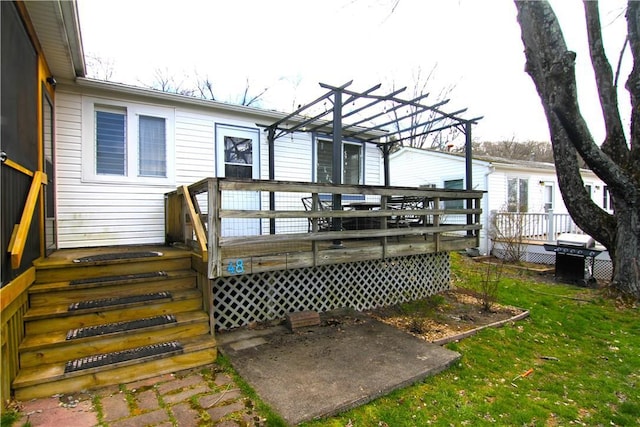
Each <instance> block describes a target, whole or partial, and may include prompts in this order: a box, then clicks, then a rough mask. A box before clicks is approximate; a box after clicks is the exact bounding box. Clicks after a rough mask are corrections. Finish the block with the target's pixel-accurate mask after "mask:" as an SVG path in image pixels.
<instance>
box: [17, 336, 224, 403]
mask: <svg viewBox="0 0 640 427" xmlns="http://www.w3.org/2000/svg"><path fill="white" fill-rule="evenodd" d="M180 344H181V345H182V353H181V354H174V355H165V356H164V357H162V356H152V357H150V358H149V359H148V360H147V359H142V360H141V359H133V360H127V361H122V362H118V363H115V364H111V365H106V366H101V367H95V368H91V369H87V370H83V371H76V372H71V373H65V372H64V369H65V363H55V364H50V365H43V366H38V367H33V368H27V369H21V370H20V372H19V374H18V376H17V377H16V379H15V381H14V383H13V387H14V389H15V397H16V399H18V400H29V399H34V398H39V397H47V396H51V395H53V394H56V393H72V392H76V391H79V390H89V389H93V388H97V387H104V386H107V385H114V384H120V383H123V382H129V381H136V380H141V379H145V378H150V377H154V376H157V375H162V374H166V373H171V372H175V371H178V370H182V369H189V368H195V367H197V366H203V365H206V364H209V363H213V362H214V361H215V359H216V356H217V351H216V342H215V339H214V338H213V337H211V336H208V335H207V336H200V337H196V338H193V339H185V340H181V341H180ZM158 357H160V358H158Z"/></svg>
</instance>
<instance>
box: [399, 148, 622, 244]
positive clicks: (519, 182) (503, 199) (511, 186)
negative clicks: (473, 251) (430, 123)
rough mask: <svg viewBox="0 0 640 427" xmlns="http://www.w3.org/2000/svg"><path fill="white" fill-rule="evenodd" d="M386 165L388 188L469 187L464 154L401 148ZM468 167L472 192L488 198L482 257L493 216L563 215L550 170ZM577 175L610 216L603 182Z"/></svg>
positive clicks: (494, 163)
mask: <svg viewBox="0 0 640 427" xmlns="http://www.w3.org/2000/svg"><path fill="white" fill-rule="evenodd" d="M389 164H390V178H391V185H398V186H415V187H419V186H422V185H435V186H436V187H445V188H446V187H447V186H450V185H452V184H454V185H459V186H460V188H466V185H467V183H466V177H465V158H464V155H462V154H457V153H446V152H441V151H433V150H421V149H416V148H410V147H404V148H402V149H400V150H398V151H397V152H395V153H393V154H391V155H390V156H389ZM472 165H473V166H472V179H473V183H472V187H473V189H474V190H483V191H486V192H487V194H486V195H485V197H484V198H483V202H482V209H483V213H482V226H483V230H482V232H481V237H480V252H481V253H488V251H489V250H490V248H491V242H490V241H489V236H488V233H487V229H488V224H489V215H490V213H491V212H492V211H497V212H500V211H520V212H529V213H543V212H547V211H548V210H549V209H552V210H553V212H554V213H558V214H566V213H567V208H566V206H565V204H564V201H563V200H562V195H561V194H560V189H559V187H558V179H557V176H556V173H555V167H554V165H553V164H551V163H541V162H531V161H520V160H509V159H503V158H495V157H492V158H489V157H483V156H479V157H477V158H474V159H473V162H472ZM581 174H582V179H583V181H584V183H585V187H587V189H588V191H590V193H591V197H592V199H593V200H594V202H595V203H596V204H598V205H599V206H600V207H603V208H605V209H607V210H610V208H611V203H610V201H609V199H608V197H609V196H608V192H607V190H606V186H605V185H604V183H603V182H602V180H600V179H599V178H598V177H597V176H596V175H595V174H594V173H593V172H592V171H590V170H586V169H583V170H581Z"/></svg>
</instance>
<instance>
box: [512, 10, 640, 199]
mask: <svg viewBox="0 0 640 427" xmlns="http://www.w3.org/2000/svg"><path fill="white" fill-rule="evenodd" d="M515 3H516V7H517V9H518V21H519V22H520V28H521V29H522V41H523V43H524V45H525V55H526V59H527V63H526V71H527V72H528V73H529V75H530V76H531V78H532V80H533V82H534V84H535V85H536V89H537V91H538V94H539V95H540V99H541V101H542V105H543V108H544V110H545V114H546V116H547V121H548V122H549V125H550V128H551V129H550V130H551V134H552V135H565V136H566V138H561V137H559V138H558V139H557V140H554V138H553V137H552V143H553V144H554V145H555V144H564V143H570V144H572V145H573V146H574V147H575V148H576V149H577V150H578V153H580V156H581V157H582V159H583V160H584V161H585V162H586V164H587V165H588V166H589V167H590V168H591V169H592V170H593V172H594V173H595V174H596V175H598V176H599V177H600V178H601V179H602V180H603V181H604V182H605V183H607V185H608V186H609V187H610V189H611V191H612V192H613V193H617V194H620V195H623V194H624V195H625V197H630V198H629V199H628V200H632V199H634V198H635V192H636V187H634V186H633V185H632V184H631V183H632V180H631V179H630V177H629V176H628V174H627V172H626V170H625V169H623V168H622V164H618V163H616V162H615V161H613V160H612V158H611V157H609V156H608V155H606V154H605V153H604V152H603V151H602V150H600V148H599V147H598V146H597V145H596V144H595V142H594V141H593V137H592V136H591V132H590V131H589V128H588V127H587V124H586V122H585V120H584V118H583V117H582V115H581V114H580V108H579V106H578V95H577V90H576V79H575V53H574V52H570V51H569V50H567V45H566V43H565V41H564V37H563V36H562V31H561V29H560V25H559V23H558V20H557V18H556V16H555V14H554V13H553V10H552V9H551V7H550V6H549V4H548V2H546V1H516V2H515ZM558 114H560V116H559V117H558V116H557V115H558ZM556 118H558V120H555V119H556ZM554 126H561V127H562V129H560V128H558V129H554V128H553V127H554ZM556 166H558V165H557V164H556ZM560 173H563V171H562V170H558V175H559V174H560ZM570 191H572V192H575V191H578V189H577V188H573V189H571V190H570Z"/></svg>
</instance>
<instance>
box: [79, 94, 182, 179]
mask: <svg viewBox="0 0 640 427" xmlns="http://www.w3.org/2000/svg"><path fill="white" fill-rule="evenodd" d="M83 110H84V114H83V122H82V140H83V149H82V160H83V168H82V178H83V180H85V181H103V182H114V183H118V182H139V183H148V184H161V185H167V184H172V181H173V175H174V172H173V169H174V168H173V164H174V159H173V155H171V153H173V151H174V140H173V128H174V121H175V119H174V112H173V110H172V109H169V108H162V107H155V106H147V105H141V104H133V103H124V102H120V101H109V102H108V104H107V103H105V101H104V100H97V99H91V98H84V99H83Z"/></svg>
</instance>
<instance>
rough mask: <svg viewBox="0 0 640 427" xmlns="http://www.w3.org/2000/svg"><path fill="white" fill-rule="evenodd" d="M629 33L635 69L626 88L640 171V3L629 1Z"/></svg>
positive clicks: (633, 154)
mask: <svg viewBox="0 0 640 427" xmlns="http://www.w3.org/2000/svg"><path fill="white" fill-rule="evenodd" d="M627 31H628V38H629V46H630V48H631V55H632V56H633V69H632V70H631V74H629V79H628V80H627V84H626V88H627V90H628V91H629V93H630V94H631V141H630V142H631V144H630V145H631V157H632V162H633V167H634V169H635V170H636V171H637V170H638V169H640V2H637V1H632V0H629V2H628V4H627Z"/></svg>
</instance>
